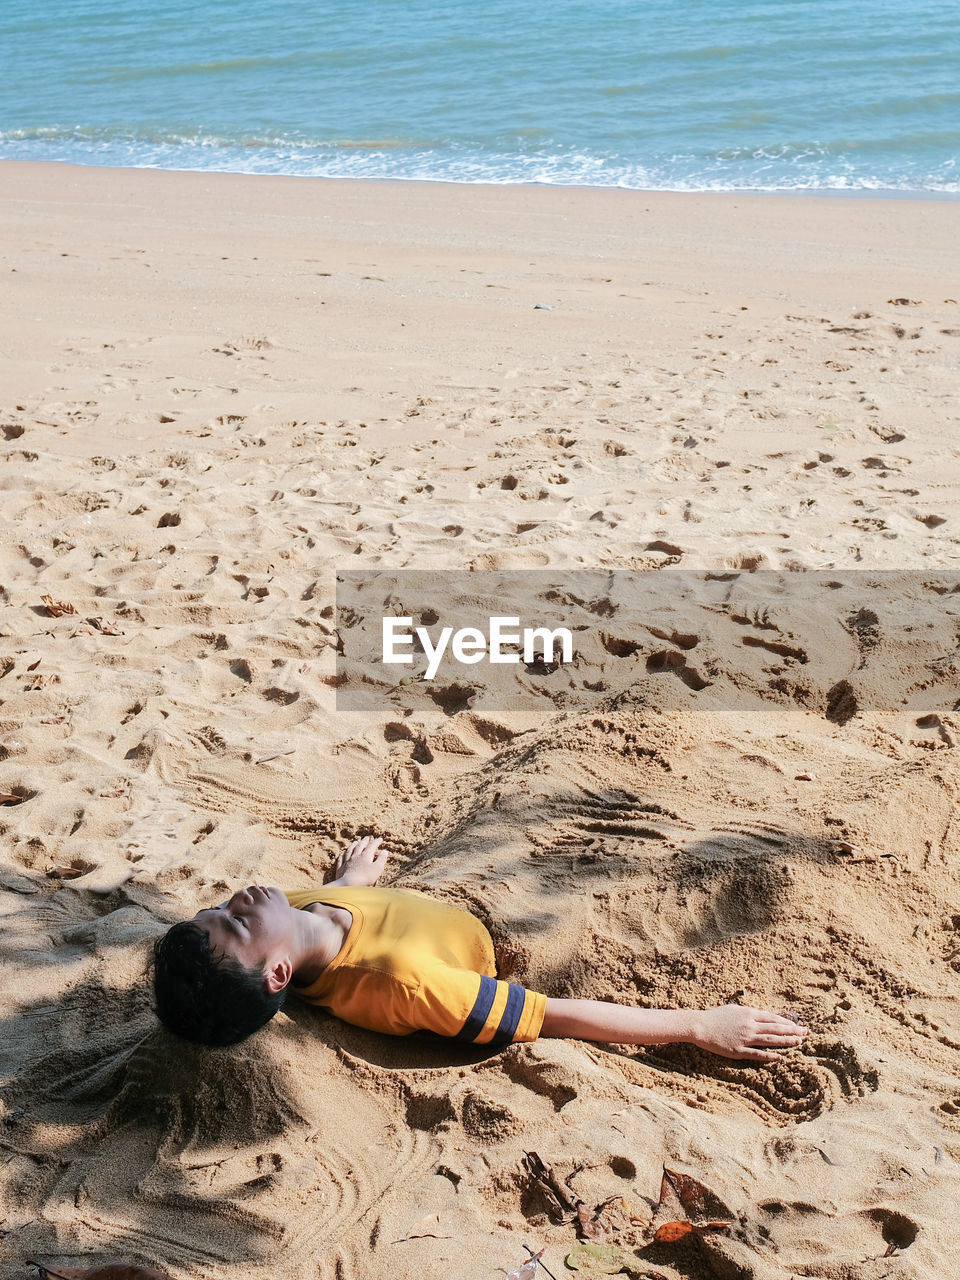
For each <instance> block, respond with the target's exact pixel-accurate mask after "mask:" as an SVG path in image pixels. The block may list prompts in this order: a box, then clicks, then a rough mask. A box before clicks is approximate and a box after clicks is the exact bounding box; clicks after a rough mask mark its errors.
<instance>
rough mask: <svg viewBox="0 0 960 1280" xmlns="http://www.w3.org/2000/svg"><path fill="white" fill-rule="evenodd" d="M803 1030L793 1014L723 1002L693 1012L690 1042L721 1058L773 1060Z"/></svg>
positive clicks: (792, 1044) (792, 1045) (798, 1038)
mask: <svg viewBox="0 0 960 1280" xmlns="http://www.w3.org/2000/svg"><path fill="white" fill-rule="evenodd" d="M806 1034H807V1028H806V1027H804V1026H801V1025H800V1024H799V1023H797V1022H795V1021H794V1020H793V1019H792V1018H784V1017H782V1016H781V1015H780V1014H777V1013H770V1012H769V1010H767V1009H749V1008H746V1007H745V1006H743V1005H739V1004H724V1005H720V1006H719V1007H718V1008H716V1009H704V1010H703V1011H702V1012H700V1013H697V1014H696V1017H695V1023H694V1035H693V1043H694V1044H696V1045H698V1046H699V1047H700V1048H701V1049H709V1050H710V1052H711V1053H719V1054H720V1055H721V1057H724V1058H751V1059H753V1060H754V1061H755V1062H775V1061H776V1060H777V1059H778V1058H780V1057H781V1056H782V1052H783V1050H784V1049H795V1048H796V1047H797V1046H798V1045H800V1044H801V1043H802V1042H803V1039H804V1037H805V1036H806Z"/></svg>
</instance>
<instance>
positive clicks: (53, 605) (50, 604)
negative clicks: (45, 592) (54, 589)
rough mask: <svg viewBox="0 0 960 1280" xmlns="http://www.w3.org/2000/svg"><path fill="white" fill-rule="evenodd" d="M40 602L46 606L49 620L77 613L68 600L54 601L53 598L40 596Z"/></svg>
mask: <svg viewBox="0 0 960 1280" xmlns="http://www.w3.org/2000/svg"><path fill="white" fill-rule="evenodd" d="M40 602H41V604H45V605H46V606H47V613H49V614H50V617H51V618H59V617H60V615H61V614H64V613H76V612H77V611H76V609H75V608H74V606H73V605H72V604H71V603H70V601H69V600H54V598H53V596H41V597H40Z"/></svg>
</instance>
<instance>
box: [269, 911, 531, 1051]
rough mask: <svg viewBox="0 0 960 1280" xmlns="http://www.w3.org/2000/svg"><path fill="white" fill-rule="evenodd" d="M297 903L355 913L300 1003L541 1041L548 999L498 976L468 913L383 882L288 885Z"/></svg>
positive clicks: (419, 1025) (452, 1032)
mask: <svg viewBox="0 0 960 1280" xmlns="http://www.w3.org/2000/svg"><path fill="white" fill-rule="evenodd" d="M283 893H284V896H285V897H286V899H287V901H288V902H289V903H290V905H291V906H292V907H297V908H301V909H302V908H304V907H310V906H312V905H314V904H315V903H322V904H325V905H327V906H332V907H336V908H339V909H340V910H346V911H349V912H350V914H351V915H352V917H353V923H352V924H351V925H350V927H349V932H348V933H347V936H346V938H345V940H344V942H343V944H342V945H341V947H340V950H339V951H338V952H337V954H336V955H335V956H334V958H333V959H332V960H331V961H330V963H329V964H328V965H327V966H326V968H324V969H323V970H322V971H321V973H320V975H319V976H318V977H317V978H316V980H315V981H313V982H311V983H309V984H308V985H306V986H299V985H297V986H296V993H297V995H298V996H299V997H300V998H301V999H302V1000H307V1001H309V1002H310V1003H311V1004H316V1005H320V1006H321V1007H322V1008H325V1009H328V1010H329V1011H330V1012H331V1013H334V1014H336V1015H337V1017H339V1018H343V1020H344V1021H345V1022H352V1023H353V1024H354V1025H355V1026H358V1027H366V1028H367V1030H369V1031H383V1032H386V1033H388V1034H390V1035H410V1034H411V1033H413V1032H416V1031H424V1030H425V1031H433V1032H436V1034H437V1035H441V1036H449V1037H452V1038H455V1039H458V1040H466V1041H470V1042H472V1043H475V1044H489V1045H500V1044H508V1043H510V1042H511V1041H520V1040H536V1038H537V1036H538V1035H539V1033H540V1028H541V1026H542V1024H543V1015H544V1011H545V1009H546V1003H547V998H546V996H544V995H541V994H540V993H539V992H537V991H527V990H526V989H525V988H524V987H521V986H518V985H516V984H515V983H510V982H504V981H502V980H498V979H497V967H496V958H495V956H494V952H493V941H492V939H491V937H490V934H489V933H488V932H487V930H486V929H485V928H484V926H483V924H482V923H481V922H480V921H479V920H478V919H477V918H476V917H475V916H473V915H471V914H470V913H469V912H468V911H462V910H461V909H460V908H459V907H455V906H451V905H450V904H448V903H446V902H441V901H439V900H438V899H436V898H430V897H428V896H427V895H426V894H423V893H420V892H419V891H417V890H416V889H387V888H380V887H377V886H352V887H347V888H337V889H330V888H322V887H321V888H319V889H298V890H286V889H285V890H284V891H283Z"/></svg>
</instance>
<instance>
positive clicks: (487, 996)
mask: <svg viewBox="0 0 960 1280" xmlns="http://www.w3.org/2000/svg"><path fill="white" fill-rule="evenodd" d="M496 995H497V981H496V979H495V978H488V977H487V975H486V974H485V973H482V974H481V975H480V990H479V992H478V993H477V998H476V1000H475V1001H474V1004H473V1008H472V1009H471V1010H470V1016H469V1017H468V1018H467V1020H466V1022H465V1023H464V1024H463V1026H462V1027H461V1028H460V1030H459V1031H458V1032H457V1034H456V1035H455V1036H454V1037H453V1039H454V1040H476V1038H477V1036H478V1035H479V1034H480V1032H481V1031H482V1030H483V1028H484V1024H485V1023H486V1021H487V1018H488V1016H489V1014H490V1010H491V1009H492V1008H493V1002H494V1000H495V998H496ZM508 1007H509V1005H508ZM501 1024H502V1019H501Z"/></svg>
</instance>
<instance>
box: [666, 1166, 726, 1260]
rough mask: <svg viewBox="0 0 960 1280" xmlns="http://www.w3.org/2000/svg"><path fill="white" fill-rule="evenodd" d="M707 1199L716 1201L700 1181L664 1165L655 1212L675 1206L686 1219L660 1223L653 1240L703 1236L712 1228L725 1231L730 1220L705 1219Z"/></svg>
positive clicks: (669, 1241) (672, 1240)
mask: <svg viewBox="0 0 960 1280" xmlns="http://www.w3.org/2000/svg"><path fill="white" fill-rule="evenodd" d="M708 1201H712V1202H715V1201H716V1197H715V1196H714V1195H713V1193H712V1192H710V1191H708V1189H707V1188H706V1187H705V1186H704V1185H703V1183H702V1182H698V1181H697V1180H696V1178H691V1177H690V1175H689V1174H687V1173H678V1172H677V1170H676V1169H668V1168H667V1166H666V1165H664V1166H663V1177H662V1178H661V1180H660V1201H659V1203H658V1204H657V1212H658V1213H659V1211H660V1210H661V1209H663V1208H664V1207H673V1206H678V1207H679V1208H681V1209H683V1210H684V1211H685V1212H686V1215H687V1218H686V1220H683V1219H680V1218H677V1219H675V1220H674V1221H671V1222H664V1223H662V1224H661V1225H660V1226H659V1227H658V1228H657V1229H656V1231H655V1232H654V1235H653V1239H654V1240H655V1241H656V1242H657V1244H673V1243H675V1242H676V1241H677V1240H682V1239H683V1237H684V1236H688V1235H691V1234H696V1235H699V1236H702V1235H706V1234H707V1233H708V1232H711V1231H725V1230H727V1228H728V1227H729V1226H730V1225H731V1224H730V1221H729V1219H728V1220H722V1219H718V1218H710V1219H707V1218H706V1211H707V1202H708Z"/></svg>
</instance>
